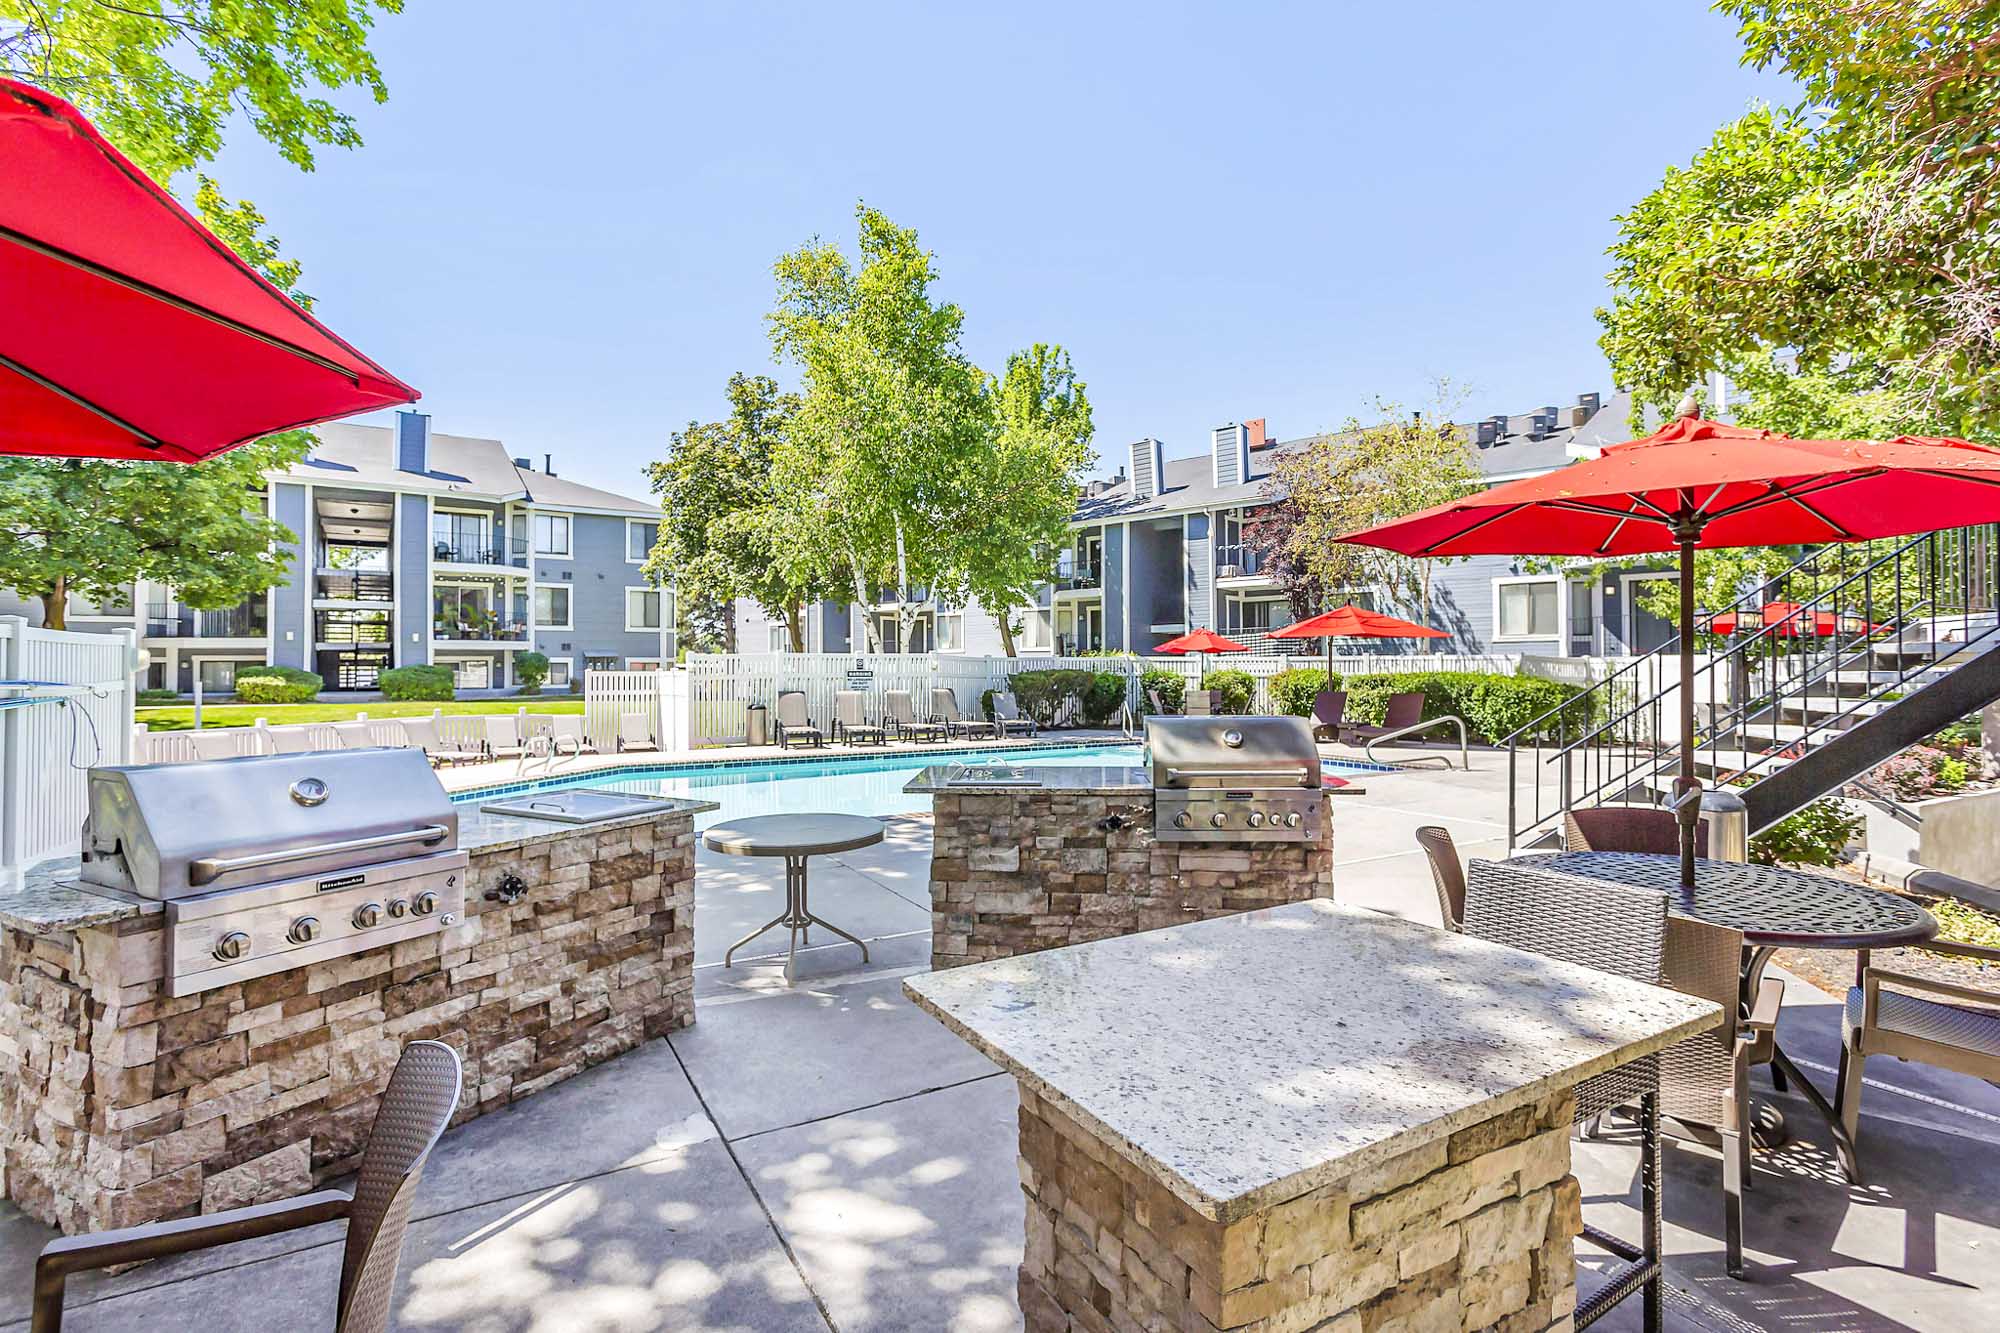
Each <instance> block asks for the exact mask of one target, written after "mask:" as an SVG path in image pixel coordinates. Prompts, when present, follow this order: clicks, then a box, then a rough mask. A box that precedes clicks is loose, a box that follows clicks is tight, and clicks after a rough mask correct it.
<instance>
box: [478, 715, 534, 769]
mask: <svg viewBox="0 0 2000 1333" xmlns="http://www.w3.org/2000/svg"><path fill="white" fill-rule="evenodd" d="M479 720H480V722H481V723H482V724H483V725H482V727H481V730H482V731H483V732H484V733H485V738H486V756H487V758H489V759H520V758H522V757H524V756H525V755H526V754H527V753H528V738H527V737H526V736H524V735H522V734H521V719H520V717H519V716H517V715H515V714H512V713H499V714H494V715H490V716H487V717H483V718H481V719H479Z"/></svg>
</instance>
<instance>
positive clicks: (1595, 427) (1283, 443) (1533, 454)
mask: <svg viewBox="0 0 2000 1333" xmlns="http://www.w3.org/2000/svg"><path fill="white" fill-rule="evenodd" d="M1631 410H1632V399H1631V395H1630V394H1627V393H1622V392H1619V393H1613V394H1611V395H1610V396H1608V397H1606V398H1605V399H1604V400H1603V401H1602V403H1601V404H1600V406H1599V407H1598V409H1597V411H1596V412H1595V413H1593V414H1592V415H1591V416H1590V417H1589V418H1588V419H1586V420H1585V421H1584V422H1583V424H1582V425H1580V426H1570V425H1558V427H1557V429H1556V430H1555V431H1553V432H1551V433H1550V434H1547V435H1543V436H1541V437H1539V438H1537V437H1535V436H1534V435H1533V434H1532V430H1533V426H1534V413H1532V412H1522V413H1518V414H1515V415H1511V416H1509V417H1508V418H1507V430H1506V433H1505V434H1504V435H1501V436H1500V437H1499V438H1498V439H1497V440H1496V441H1495V442H1494V443H1493V444H1492V445H1490V446H1488V447H1486V448H1483V449H1480V450H1478V454H1479V465H1480V468H1481V470H1482V471H1483V472H1484V473H1485V474H1486V478H1487V480H1488V481H1489V482H1497V481H1502V480H1506V479H1511V478H1514V477H1521V476H1536V475H1539V474H1541V473H1544V472H1552V471H1554V470H1555V469H1557V468H1559V467H1562V466H1563V465H1564V464H1566V463H1570V462H1573V461H1575V459H1576V457H1577V455H1576V454H1574V453H1572V452H1571V446H1572V445H1576V446H1580V447H1581V446H1588V447H1601V446H1603V445H1606V444H1616V443H1618V442H1619V441H1621V440H1628V439H1630V438H1632V430H1631V427H1630V425H1629V422H1628V418H1629V416H1630V414H1631ZM1570 411H1571V409H1569V408H1562V409H1559V410H1558V411H1557V413H1556V419H1557V421H1558V422H1566V421H1568V420H1569V419H1570ZM1459 429H1460V430H1461V431H1462V432H1464V433H1465V435H1466V437H1467V438H1468V439H1470V438H1473V434H1474V431H1475V429H1476V423H1469V424H1468V423H1461V424H1460V426H1459ZM1326 438H1328V437H1327V436H1326V435H1325V434H1320V435H1304V436H1300V437H1298V438H1297V439H1291V440H1280V441H1278V442H1276V443H1275V444H1271V445H1267V446H1266V447H1264V448H1261V449H1255V450H1252V451H1251V454H1250V479H1249V480H1248V481H1245V482H1241V483H1238V484H1237V485H1234V486H1217V485H1216V484H1215V466H1214V462H1213V460H1212V458H1211V455H1210V454H1208V453H1206V452H1203V453H1199V454H1194V455H1191V456H1188V457H1183V458H1169V459H1166V460H1164V461H1163V463H1162V465H1161V468H1160V473H1161V482H1162V486H1161V490H1160V493H1159V494H1158V495H1155V496H1151V497H1134V496H1133V494H1132V479H1131V478H1130V477H1121V478H1120V479H1119V480H1118V481H1117V482H1116V483H1115V484H1114V485H1112V486H1111V487H1110V488H1109V489H1108V490H1104V491H1100V492H1099V493H1098V494H1096V495H1087V496H1085V497H1084V498H1083V500H1082V501H1081V502H1080V503H1079V504H1078V505H1077V509H1076V514H1075V516H1074V517H1073V518H1072V519H1071V520H1070V521H1071V522H1072V523H1101V522H1105V521H1108V520H1115V519H1130V518H1144V517H1147V516H1151V515H1167V514H1180V513H1186V512H1188V511H1191V510H1204V509H1228V508H1233V507H1236V506H1239V505H1253V504H1259V503H1261V502H1263V501H1265V500H1268V499H1270V498H1271V495H1270V492H1269V490H1268V489H1267V483H1268V480H1269V478H1270V475H1271V464H1272V460H1273V459H1275V458H1276V457H1277V456H1278V455H1280V454H1286V453H1293V452H1296V451H1298V450H1300V449H1304V448H1306V447H1307V446H1309V445H1311V444H1314V443H1316V442H1318V441H1320V440H1324V439H1326Z"/></svg>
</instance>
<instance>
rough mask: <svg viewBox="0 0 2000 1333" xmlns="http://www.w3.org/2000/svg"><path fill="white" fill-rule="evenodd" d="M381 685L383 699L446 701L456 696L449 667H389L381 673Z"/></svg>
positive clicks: (455, 688)
mask: <svg viewBox="0 0 2000 1333" xmlns="http://www.w3.org/2000/svg"><path fill="white" fill-rule="evenodd" d="M381 686H382V697H383V698H384V699H398V700H407V699H420V700H430V701H437V702H448V701H450V700H452V699H456V698H457V697H458V687H457V685H456V684H454V683H453V681H452V676H451V668H450V667H441V666H406V667H391V668H390V669H389V670H387V671H384V672H383V673H382V676H381Z"/></svg>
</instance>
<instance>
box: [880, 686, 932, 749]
mask: <svg viewBox="0 0 2000 1333" xmlns="http://www.w3.org/2000/svg"><path fill="white" fill-rule="evenodd" d="M882 715H883V716H884V717H885V718H887V719H888V722H889V739H890V740H893V741H916V742H918V743H922V742H925V741H941V740H943V739H944V738H945V735H946V732H945V726H944V723H942V722H932V721H928V720H925V719H921V718H919V717H918V716H917V707H916V705H915V704H914V703H912V702H910V692H909V691H908V690H890V691H889V692H888V693H887V694H885V695H883V696H882Z"/></svg>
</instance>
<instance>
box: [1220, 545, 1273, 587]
mask: <svg viewBox="0 0 2000 1333" xmlns="http://www.w3.org/2000/svg"><path fill="white" fill-rule="evenodd" d="M1263 572H1264V553H1263V552H1261V551H1259V550H1258V549H1257V548H1256V547H1254V546H1246V545H1244V544H1243V543H1242V542H1225V543H1223V544H1221V545H1218V546H1217V547H1216V548H1215V577H1217V578H1219V579H1241V578H1248V577H1249V576H1250V575H1252V574H1261V573H1263Z"/></svg>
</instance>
